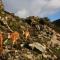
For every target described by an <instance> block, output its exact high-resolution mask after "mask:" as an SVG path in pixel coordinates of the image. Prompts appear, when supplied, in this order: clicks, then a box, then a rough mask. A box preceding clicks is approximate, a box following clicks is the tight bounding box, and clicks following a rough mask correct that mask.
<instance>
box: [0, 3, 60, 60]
mask: <svg viewBox="0 0 60 60" xmlns="http://www.w3.org/2000/svg"><path fill="white" fill-rule="evenodd" d="M2 6H3V4H2V2H1V3H0V7H1V8H0V60H60V34H59V33H57V32H56V31H55V30H54V29H53V28H52V26H53V24H52V23H51V22H50V20H49V19H48V18H47V17H45V18H39V17H35V16H30V17H27V18H26V19H24V18H19V17H17V16H15V15H14V14H13V13H9V12H7V11H5V10H4V8H3V7H2ZM11 38H12V39H11Z"/></svg>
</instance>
